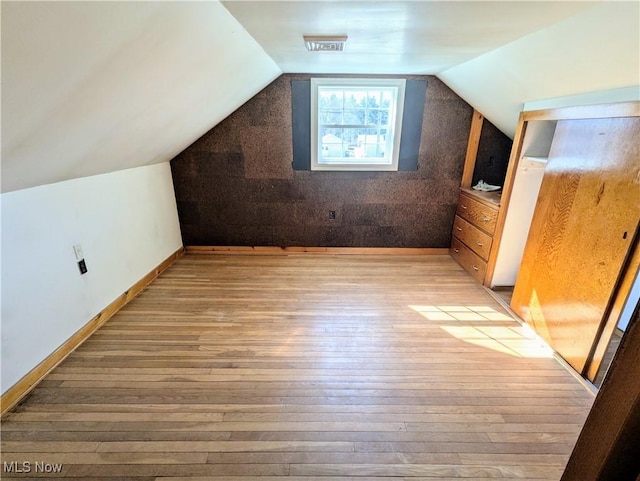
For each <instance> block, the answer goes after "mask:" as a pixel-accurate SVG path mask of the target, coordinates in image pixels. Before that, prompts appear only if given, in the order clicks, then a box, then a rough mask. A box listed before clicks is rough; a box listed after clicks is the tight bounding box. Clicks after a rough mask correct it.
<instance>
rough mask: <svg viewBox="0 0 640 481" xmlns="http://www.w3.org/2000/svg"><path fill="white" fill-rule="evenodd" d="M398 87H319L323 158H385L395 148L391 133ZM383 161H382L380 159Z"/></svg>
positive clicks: (373, 159)
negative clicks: (392, 145) (392, 114)
mask: <svg viewBox="0 0 640 481" xmlns="http://www.w3.org/2000/svg"><path fill="white" fill-rule="evenodd" d="M395 90H396V89H395V88H394V87H390V88H380V87H375V88H357V87H354V88H349V87H346V88H345V87H320V88H318V122H319V138H320V142H321V148H322V157H323V158H325V159H327V160H330V159H331V158H336V160H338V159H341V160H342V159H345V158H349V159H350V160H351V161H352V162H353V161H356V162H357V159H362V161H363V162H367V163H371V162H372V161H374V162H375V161H376V159H385V157H386V156H385V153H388V149H390V148H391V145H390V143H389V140H390V139H389V133H390V125H389V122H390V120H391V113H392V108H393V101H394V98H395V96H396V92H395ZM379 161H380V160H378V162H379Z"/></svg>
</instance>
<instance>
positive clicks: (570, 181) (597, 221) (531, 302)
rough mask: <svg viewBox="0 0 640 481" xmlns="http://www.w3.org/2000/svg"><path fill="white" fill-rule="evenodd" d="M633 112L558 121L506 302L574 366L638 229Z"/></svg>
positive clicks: (639, 188) (639, 125) (590, 341)
mask: <svg viewBox="0 0 640 481" xmlns="http://www.w3.org/2000/svg"><path fill="white" fill-rule="evenodd" d="M639 146H640V119H639V118H635V117H634V118H616V119H586V120H564V121H560V122H558V126H557V129H556V133H555V136H554V140H553V145H552V147H551V152H550V155H549V161H548V164H547V167H546V169H545V174H544V178H543V181H542V185H541V187H540V194H539V196H538V201H537V204H536V208H535V212H534V216H533V220H532V224H531V230H530V232H529V237H528V239H527V244H526V247H525V252H524V255H523V258H522V263H521V266H520V271H519V273H518V279H517V281H516V285H515V288H514V293H513V298H512V302H511V307H512V309H513V310H514V311H515V312H516V313H517V314H518V315H519V316H521V317H522V319H524V320H525V321H526V322H527V323H529V324H530V325H531V326H532V327H533V328H534V329H535V330H536V332H537V333H538V334H539V335H541V336H542V337H543V338H544V339H546V340H547V342H548V343H549V344H550V345H551V346H552V347H553V348H554V349H555V350H556V351H557V352H558V353H559V354H560V355H561V356H562V357H563V358H564V359H565V360H567V361H568V362H569V363H570V364H571V365H572V366H573V367H574V368H575V369H576V370H577V371H578V372H582V371H583V369H584V368H585V365H586V364H587V361H588V359H589V354H590V352H591V349H592V346H594V342H595V341H597V338H598V336H599V332H600V328H601V324H602V322H603V318H604V314H605V311H606V309H607V307H608V304H609V302H610V299H611V298H612V294H613V292H614V289H615V286H616V283H617V281H618V277H619V274H620V272H621V269H622V267H623V265H624V263H625V260H626V257H627V254H628V252H629V249H630V246H631V244H632V242H633V239H634V236H635V235H636V232H637V229H638V221H639V212H640V147H639Z"/></svg>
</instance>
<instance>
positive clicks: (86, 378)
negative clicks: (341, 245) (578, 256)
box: [2, 255, 592, 481]
mask: <svg viewBox="0 0 640 481" xmlns="http://www.w3.org/2000/svg"><path fill="white" fill-rule="evenodd" d="M591 403H592V394H591V393H590V392H588V391H587V390H586V389H585V388H584V387H583V386H582V385H581V384H580V383H579V382H578V381H577V380H575V379H574V378H573V377H572V376H571V375H570V374H569V373H568V372H567V371H565V369H564V368H562V367H561V366H560V365H559V364H558V363H557V362H556V361H555V360H554V359H553V358H552V357H551V356H550V354H549V353H548V351H546V350H545V349H543V348H541V347H540V346H539V345H538V344H537V342H536V341H535V340H532V339H529V338H527V337H524V336H523V330H522V329H521V328H520V326H519V324H518V323H516V322H515V321H514V320H512V319H511V318H509V317H508V316H507V315H505V313H504V311H503V310H502V309H501V308H500V306H499V304H498V303H497V302H496V301H495V300H493V298H492V297H491V296H490V295H488V294H487V293H486V292H485V291H484V290H483V288H482V287H480V286H479V285H478V284H477V283H475V281H473V280H472V279H471V277H469V276H468V275H467V274H466V273H465V272H464V271H463V270H462V269H461V268H460V267H459V266H458V265H457V264H456V263H455V262H453V261H452V260H451V259H450V258H449V257H448V256H330V255H290V256H237V255H212V256H197V255H189V256H186V257H185V258H183V259H181V260H179V261H178V262H176V263H175V264H174V265H173V266H171V267H170V268H169V269H168V270H167V271H166V272H165V273H164V274H163V275H162V276H161V277H160V278H158V279H157V280H156V281H155V282H154V283H153V284H152V285H151V286H150V287H149V288H148V289H147V290H146V291H144V292H143V293H142V294H141V295H140V296H139V297H138V298H136V299H134V300H133V301H132V302H131V303H130V304H129V305H128V306H126V307H125V308H124V309H123V310H122V311H120V313H119V314H117V315H116V316H115V317H114V318H113V319H111V320H110V321H109V322H107V323H106V324H105V326H104V327H102V328H101V329H100V330H99V331H98V332H97V333H96V334H95V335H94V336H92V337H91V338H90V339H89V340H88V341H87V342H86V343H85V344H83V345H82V346H81V347H80V348H79V349H78V350H77V351H76V352H74V353H73V354H72V355H71V356H70V357H69V358H68V359H67V360H66V361H64V362H63V363H62V364H61V365H60V366H59V367H58V368H57V369H55V370H54V371H53V372H52V373H51V374H50V375H49V376H48V377H47V378H46V379H45V380H44V381H43V382H42V384H41V385H40V386H39V387H37V388H36V389H35V390H34V391H33V392H32V394H31V395H30V396H29V397H28V398H27V400H26V401H25V402H23V403H22V404H21V405H20V406H19V407H18V408H17V409H16V410H15V412H13V413H10V414H9V415H8V416H6V417H5V419H4V420H3V423H2V461H3V462H8V463H10V462H12V461H17V462H19V463H22V462H24V461H28V462H30V463H31V472H30V473H28V474H15V473H13V474H10V473H6V472H5V473H3V477H4V478H8V477H11V476H15V477H20V478H21V479H28V478H29V476H35V475H36V473H35V471H34V470H35V462H41V463H50V464H53V463H61V464H62V473H61V474H58V476H62V477H64V478H67V479H104V480H107V479H113V480H115V479H136V480H156V479H158V480H160V479H161V480H164V481H177V480H182V479H190V480H205V479H211V480H217V481H249V480H256V481H275V480H283V481H284V480H289V481H303V480H304V481H320V480H322V481H337V480H346V479H351V478H352V477H353V478H354V479H358V480H360V481H365V480H370V481H391V480H395V481H398V480H412V481H419V480H424V481H426V480H434V479H436V480H439V481H443V480H453V479H460V478H467V479H482V478H501V479H530V480H558V479H559V478H560V476H561V473H562V470H563V467H564V464H565V463H566V461H567V459H568V456H569V454H570V452H571V449H572V446H573V444H574V443H575V440H576V439H577V435H578V432H579V430H580V428H581V426H582V423H583V422H584V419H585V417H586V414H587V411H588V409H589V407H590V405H591ZM38 475H40V476H42V475H43V474H42V473H40V474H38ZM46 476H47V477H51V476H54V475H53V474H46Z"/></svg>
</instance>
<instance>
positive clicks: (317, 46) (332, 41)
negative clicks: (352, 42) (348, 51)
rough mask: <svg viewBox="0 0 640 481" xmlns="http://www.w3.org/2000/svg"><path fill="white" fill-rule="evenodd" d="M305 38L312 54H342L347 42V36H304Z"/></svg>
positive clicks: (305, 42)
mask: <svg viewBox="0 0 640 481" xmlns="http://www.w3.org/2000/svg"><path fill="white" fill-rule="evenodd" d="M303 38H304V44H305V46H306V47H307V50H309V51H310V52H342V51H343V50H344V44H345V43H346V41H347V36H346V35H330V36H313V35H304V37H303Z"/></svg>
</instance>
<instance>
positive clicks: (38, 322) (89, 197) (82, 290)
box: [0, 163, 182, 392]
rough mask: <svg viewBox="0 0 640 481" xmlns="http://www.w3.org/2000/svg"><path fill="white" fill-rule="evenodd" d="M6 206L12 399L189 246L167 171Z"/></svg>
mask: <svg viewBox="0 0 640 481" xmlns="http://www.w3.org/2000/svg"><path fill="white" fill-rule="evenodd" d="M0 203H1V210H2V266H1V269H2V271H1V272H2V323H1V327H2V353H1V356H2V380H1V389H2V392H5V391H6V390H7V389H8V388H9V387H11V386H12V385H13V384H15V383H16V382H17V381H18V380H19V379H20V378H21V377H22V376H24V375H25V374H26V373H27V372H29V371H30V370H31V369H33V368H34V367H35V366H36V365H37V364H38V363H40V362H41V361H42V360H43V359H44V358H45V357H46V356H47V355H49V354H50V353H51V352H53V351H54V350H55V349H56V348H57V347H58V346H60V345H61V344H62V343H63V342H64V341H66V340H67V339H68V338H69V337H70V336H71V335H72V334H74V333H75V332H76V331H77V330H78V329H80V328H81V327H82V326H83V325H84V324H86V323H87V322H88V321H89V320H90V319H91V318H92V317H94V316H95V315H96V314H97V313H98V312H99V311H101V310H102V309H103V308H104V307H106V306H107V305H108V304H109V303H110V302H112V301H113V300H115V299H116V298H117V297H118V296H119V295H120V294H122V293H123V292H124V291H125V290H126V289H128V288H129V287H131V286H132V285H133V284H134V283H135V282H137V281H138V280H140V279H141V278H142V277H143V276H144V275H145V274H147V273H148V272H149V271H151V270H152V269H153V268H154V267H155V266H157V265H158V264H159V263H160V262H162V261H163V260H164V259H166V258H167V257H168V256H169V255H170V254H172V253H173V252H175V251H176V250H177V249H178V248H180V246H181V245H182V240H181V236H180V227H179V224H178V216H177V210H176V202H175V196H174V191H173V183H172V180H171V170H170V168H169V164H168V163H164V164H156V165H152V166H146V167H138V168H135V169H130V170H124V171H119V172H114V173H110V174H103V175H97V176H93V177H85V178H82V179H75V180H69V181H65V182H61V183H57V184H49V185H44V186H40V187H34V188H30V189H26V190H19V191H15V192H10V193H5V194H2V195H1V196H0ZM75 244H81V245H82V248H83V250H84V256H85V259H86V263H87V267H88V273H87V274H85V275H84V276H81V275H80V272H79V270H78V266H77V263H76V259H75V255H74V251H73V245H75Z"/></svg>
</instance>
